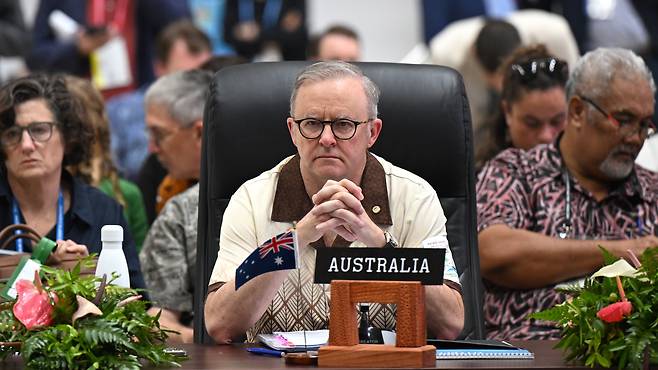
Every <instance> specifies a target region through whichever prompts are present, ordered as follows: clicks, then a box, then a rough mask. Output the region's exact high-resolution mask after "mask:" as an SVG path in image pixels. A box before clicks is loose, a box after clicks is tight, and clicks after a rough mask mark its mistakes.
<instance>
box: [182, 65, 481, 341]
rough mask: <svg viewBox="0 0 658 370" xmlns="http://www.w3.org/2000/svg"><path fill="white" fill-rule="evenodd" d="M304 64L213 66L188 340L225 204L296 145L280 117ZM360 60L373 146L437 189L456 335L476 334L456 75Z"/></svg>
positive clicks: (468, 158)
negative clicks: (450, 266) (373, 110)
mask: <svg viewBox="0 0 658 370" xmlns="http://www.w3.org/2000/svg"><path fill="white" fill-rule="evenodd" d="M307 64H308V62H283V63H256V64H247V65H238V66H233V67H229V68H225V69H223V70H221V71H220V72H219V73H218V74H217V75H216V76H215V80H214V83H213V86H212V88H211V93H210V97H209V99H208V103H207V105H206V112H205V117H204V122H205V125H204V139H203V140H204V141H203V154H202V163H201V166H202V168H201V181H200V186H201V187H200V198H199V229H198V231H199V236H198V252H197V271H196V273H197V278H196V281H195V283H196V292H195V297H194V311H195V341H196V342H202V343H209V342H211V339H210V337H209V336H208V334H207V332H206V331H205V326H204V324H203V317H204V315H203V306H204V300H205V296H206V291H207V284H208V281H209V278H210V274H211V273H212V269H213V266H214V264H215V259H216V258H217V251H218V238H219V230H220V227H221V223H222V215H223V212H224V210H225V209H226V206H227V204H228V201H229V199H230V197H231V195H232V194H233V193H234V192H235V191H236V190H237V188H238V187H239V186H240V185H241V184H242V183H243V182H245V181H246V180H248V179H250V178H253V177H255V176H257V175H258V174H260V173H261V172H263V171H265V170H268V169H270V168H272V167H274V165H276V164H277V163H278V162H279V161H280V160H281V159H283V158H284V157H286V156H288V155H290V154H293V153H295V147H294V146H293V145H292V143H291V140H290V136H289V134H288V130H287V127H286V123H285V120H286V117H288V110H289V97H290V92H291V90H292V86H293V82H294V80H295V77H296V75H297V73H298V72H299V71H300V70H301V69H302V68H303V67H304V66H306V65H307ZM358 65H359V67H361V68H362V69H363V71H364V73H365V74H366V75H367V76H369V77H370V78H371V79H372V80H373V81H374V82H375V83H376V84H377V85H378V86H379V87H380V89H381V91H382V94H381V100H380V104H379V113H380V114H379V116H380V118H381V119H382V120H383V123H384V124H383V129H382V133H381V135H380V137H379V139H378V141H377V143H376V144H375V146H373V148H372V152H373V153H375V154H378V155H380V156H382V157H384V158H385V159H387V160H388V161H390V162H392V163H393V164H395V165H397V166H399V167H402V168H405V169H407V170H409V171H411V172H413V173H416V174H417V175H419V176H421V177H423V178H424V179H425V180H427V181H428V182H429V183H430V184H432V186H433V187H434V188H435V189H436V191H437V193H438V195H439V198H440V200H441V204H442V206H443V209H444V212H445V214H446V216H447V218H448V226H447V227H448V239H449V242H450V246H451V248H452V252H453V256H454V259H455V263H456V265H457V269H458V271H459V273H460V275H461V276H460V278H461V282H462V288H463V293H464V304H465V306H466V309H467V310H466V324H465V329H464V332H463V333H462V337H469V338H476V339H479V338H482V337H483V333H484V327H483V319H482V293H481V292H482V289H481V280H480V273H479V257H478V249H477V229H476V211H475V176H474V169H473V168H474V167H473V141H472V132H471V131H472V130H471V120H470V114H469V107H468V101H467V99H466V94H465V92H464V85H463V83H462V78H461V76H460V75H459V74H458V73H457V72H455V71H454V70H452V69H449V68H445V67H438V66H429V65H403V64H386V63H360V64H358ZM220 247H221V246H220Z"/></svg>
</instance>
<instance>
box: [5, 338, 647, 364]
mask: <svg viewBox="0 0 658 370" xmlns="http://www.w3.org/2000/svg"><path fill="white" fill-rule="evenodd" d="M556 343H557V342H556V341H512V344H514V345H516V346H519V347H523V348H526V349H528V350H530V351H532V352H533V353H534V354H535V358H534V360H441V361H437V362H436V365H435V367H434V368H435V369H472V368H476V369H551V370H555V369H589V368H587V367H584V366H582V365H579V364H567V363H565V361H564V358H563V355H562V352H561V351H560V350H556V349H553V346H554V345H555V344H556ZM251 346H253V345H251ZM177 347H180V348H183V349H185V350H186V351H187V354H188V356H189V357H190V358H189V360H186V361H183V362H182V367H181V368H182V369H222V370H232V369H295V370H303V369H317V367H316V366H300V365H286V364H285V362H284V359H283V358H276V357H267V356H257V355H253V354H250V353H248V352H246V351H245V348H246V347H249V346H248V345H245V344H235V345H223V346H219V345H214V346H206V345H201V344H183V345H179V346H177ZM0 368H1V369H23V364H22V361H21V360H20V358H16V357H14V358H10V359H7V360H6V361H5V362H0ZM146 368H147V369H163V368H153V367H146ZM322 369H330V368H322ZM652 369H654V367H652Z"/></svg>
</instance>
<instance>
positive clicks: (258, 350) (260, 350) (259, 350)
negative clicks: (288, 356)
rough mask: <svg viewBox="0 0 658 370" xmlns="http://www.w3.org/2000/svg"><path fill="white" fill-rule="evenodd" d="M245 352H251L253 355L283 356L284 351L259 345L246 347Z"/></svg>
mask: <svg viewBox="0 0 658 370" xmlns="http://www.w3.org/2000/svg"><path fill="white" fill-rule="evenodd" d="M247 352H249V353H253V354H255V355H261V356H273V357H283V355H284V354H285V352H281V351H276V350H273V349H267V348H260V347H251V348H247Z"/></svg>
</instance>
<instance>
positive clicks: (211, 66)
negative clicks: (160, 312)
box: [199, 55, 249, 73]
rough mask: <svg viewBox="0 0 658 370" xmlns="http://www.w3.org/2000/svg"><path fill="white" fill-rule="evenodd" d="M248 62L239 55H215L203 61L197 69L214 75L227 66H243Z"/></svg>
mask: <svg viewBox="0 0 658 370" xmlns="http://www.w3.org/2000/svg"><path fill="white" fill-rule="evenodd" d="M248 62H249V61H248V60H247V59H245V58H243V57H241V56H239V55H230V56H226V55H217V56H214V57H211V58H210V59H208V60H207V61H205V62H204V63H203V64H202V65H201V66H199V69H201V70H204V71H210V72H213V73H214V72H217V71H219V70H221V69H223V68H226V67H228V66H234V65H236V64H244V63H248Z"/></svg>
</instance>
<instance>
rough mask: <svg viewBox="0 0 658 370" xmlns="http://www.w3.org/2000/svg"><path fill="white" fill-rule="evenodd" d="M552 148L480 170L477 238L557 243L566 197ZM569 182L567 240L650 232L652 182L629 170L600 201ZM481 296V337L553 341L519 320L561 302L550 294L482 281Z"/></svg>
mask: <svg viewBox="0 0 658 370" xmlns="http://www.w3.org/2000/svg"><path fill="white" fill-rule="evenodd" d="M556 145H557V144H550V145H540V146H538V147H535V148H534V149H531V150H529V151H522V150H519V149H508V150H506V151H504V152H502V153H500V154H499V155H498V156H496V157H495V158H494V159H492V160H491V161H489V162H488V163H487V164H486V165H485V167H484V168H483V169H482V171H481V172H480V174H479V176H478V183H477V188H476V192H477V207H478V232H480V231H482V230H484V229H486V228H487V227H489V226H492V225H496V224H504V225H507V226H509V227H511V228H515V229H525V230H529V231H534V232H537V233H541V234H545V235H550V236H553V237H558V235H559V232H560V231H561V230H563V227H564V224H565V221H566V193H567V192H566V186H565V184H566V183H565V177H564V171H563V164H562V157H561V155H560V152H559V150H558V149H557V148H556ZM570 178H571V180H570V182H571V192H570V193H571V195H570V198H571V202H570V203H571V223H572V228H573V229H572V231H571V233H570V235H569V236H568V238H572V239H601V240H620V239H631V238H637V237H639V236H644V235H649V234H654V235H655V234H656V231H658V227H657V225H656V222H657V220H658V202H657V200H658V174H656V173H653V172H650V171H648V170H646V169H643V168H641V167H638V166H636V167H635V169H634V170H633V172H632V173H631V175H630V176H629V177H628V178H627V180H626V181H625V182H623V183H622V184H620V185H619V186H618V187H617V188H616V189H614V190H613V191H611V192H610V194H608V196H607V197H606V198H605V199H603V200H602V201H596V200H595V199H594V197H593V196H592V194H591V193H590V192H589V191H587V190H585V189H584V188H583V187H581V186H580V185H579V184H578V182H577V181H576V180H575V179H573V176H571V177H570ZM604 246H605V245H604ZM485 288H486V289H485V303H484V309H485V312H484V317H485V325H486V330H487V337H489V338H495V339H548V338H553V339H555V338H559V334H560V332H559V330H558V329H557V328H556V327H554V326H552V325H551V324H550V323H547V322H540V321H536V320H530V319H527V318H526V316H527V315H528V314H530V313H533V312H537V311H541V310H544V309H546V308H549V307H552V306H554V305H555V304H557V303H560V302H562V301H564V299H565V296H564V295H563V294H561V293H557V292H556V291H555V290H554V289H553V286H548V287H544V288H539V289H530V290H511V289H507V288H503V287H500V286H496V285H495V284H493V283H491V282H489V281H485Z"/></svg>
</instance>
